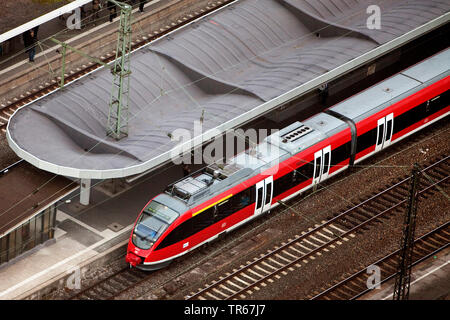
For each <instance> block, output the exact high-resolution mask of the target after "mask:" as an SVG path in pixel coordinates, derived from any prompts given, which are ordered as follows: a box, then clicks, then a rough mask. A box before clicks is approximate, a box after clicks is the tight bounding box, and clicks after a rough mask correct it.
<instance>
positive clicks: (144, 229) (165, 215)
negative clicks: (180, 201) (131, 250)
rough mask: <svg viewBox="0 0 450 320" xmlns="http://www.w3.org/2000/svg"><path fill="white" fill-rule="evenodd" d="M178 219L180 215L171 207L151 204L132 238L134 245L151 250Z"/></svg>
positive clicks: (155, 203)
mask: <svg viewBox="0 0 450 320" xmlns="http://www.w3.org/2000/svg"><path fill="white" fill-rule="evenodd" d="M177 217H178V213H177V212H175V211H174V210H172V209H170V208H169V207H167V206H165V205H163V204H161V203H159V202H157V201H152V202H150V204H149V205H148V206H147V207H146V208H145V209H144V210H143V211H142V214H141V216H140V217H139V220H138V222H137V223H136V227H135V228H134V231H133V236H132V240H133V243H134V245H135V246H137V247H138V248H141V249H144V250H146V249H150V248H151V246H152V245H153V243H155V241H156V240H158V238H159V237H160V236H161V234H162V233H163V232H164V230H166V229H167V227H168V226H169V225H170V224H171V223H173V222H174V221H175V219H176V218H177Z"/></svg>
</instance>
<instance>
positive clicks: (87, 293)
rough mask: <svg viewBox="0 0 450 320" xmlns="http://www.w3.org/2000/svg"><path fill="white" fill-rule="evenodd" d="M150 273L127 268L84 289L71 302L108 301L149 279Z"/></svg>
mask: <svg viewBox="0 0 450 320" xmlns="http://www.w3.org/2000/svg"><path fill="white" fill-rule="evenodd" d="M149 276H150V275H149V273H148V272H145V271H141V270H139V269H136V268H132V269H130V268H129V267H125V268H123V269H121V270H119V271H117V272H116V273H114V274H112V275H110V276H109V277H107V278H105V279H103V280H102V281H100V282H97V283H95V284H94V285H92V286H90V287H88V288H85V289H83V290H82V291H80V292H78V293H77V294H76V295H75V296H73V297H71V298H70V300H108V299H114V298H115V297H116V296H118V295H119V294H121V293H123V292H125V291H127V290H129V289H131V288H133V287H135V286H136V285H138V284H139V283H141V282H142V281H144V280H146V279H147V278H148V277H149Z"/></svg>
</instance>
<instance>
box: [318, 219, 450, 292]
mask: <svg viewBox="0 0 450 320" xmlns="http://www.w3.org/2000/svg"><path fill="white" fill-rule="evenodd" d="M449 244H450V222H447V223H446V224H444V225H442V226H440V227H438V228H436V229H434V230H432V231H430V232H429V233H427V234H425V235H423V236H422V237H420V238H419V239H416V240H415V241H414V251H413V263H412V266H414V265H416V264H418V263H420V262H422V261H423V260H425V259H427V258H429V257H431V256H433V255H435V254H436V253H437V252H439V251H441V250H443V249H445V248H447V247H448V246H449ZM399 253H400V250H397V251H395V252H393V253H391V254H389V255H387V256H385V257H384V258H382V259H380V260H378V261H377V262H375V263H373V265H376V266H378V267H379V268H380V271H381V277H382V278H381V280H380V284H382V283H384V282H386V281H388V280H390V279H392V278H393V277H395V275H396V271H397V264H398V261H399V256H398V255H399ZM368 276H369V275H368V274H367V268H363V269H361V270H359V271H358V272H355V273H354V274H352V275H351V276H349V277H347V278H345V279H344V280H342V281H340V282H339V283H337V284H335V285H333V286H331V287H329V288H328V289H326V290H324V291H322V292H320V293H318V294H316V295H315V296H313V297H312V298H311V300H354V299H357V298H359V297H361V296H362V295H364V294H366V293H367V292H369V291H370V290H371V289H369V288H368V286H367V278H368Z"/></svg>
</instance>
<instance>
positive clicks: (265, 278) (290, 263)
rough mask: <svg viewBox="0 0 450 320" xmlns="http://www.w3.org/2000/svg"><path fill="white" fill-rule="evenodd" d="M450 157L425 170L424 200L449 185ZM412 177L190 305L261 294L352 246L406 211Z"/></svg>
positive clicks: (258, 260)
mask: <svg viewBox="0 0 450 320" xmlns="http://www.w3.org/2000/svg"><path fill="white" fill-rule="evenodd" d="M449 159H450V157H449V156H445V157H443V158H441V159H438V160H437V161H434V162H433V163H432V164H430V165H428V166H427V167H426V168H425V169H423V170H422V173H423V174H424V176H425V177H424V178H423V179H421V184H420V191H419V197H420V198H422V199H423V198H427V197H428V196H430V195H431V194H432V193H434V192H435V191H436V189H437V188H442V187H445V186H448V184H449V177H450V161H449ZM409 180H410V177H404V178H402V179H400V181H396V182H395V183H394V184H393V185H391V186H389V187H387V188H385V189H384V190H382V191H380V192H378V193H376V194H374V195H372V196H370V197H368V198H367V199H365V200H364V201H362V202H360V203H359V204H357V205H355V206H352V207H350V208H348V209H347V210H345V211H344V212H341V213H336V214H334V217H332V218H330V219H329V220H327V221H322V224H320V225H318V224H316V225H315V227H314V228H310V229H309V231H308V232H303V233H302V234H301V235H296V236H295V237H294V238H293V239H288V241H287V242H283V243H281V245H280V246H276V247H274V248H273V249H271V250H268V252H267V253H265V254H261V255H260V256H259V257H255V258H254V259H253V261H247V263H246V264H245V265H241V266H240V267H239V268H238V269H234V270H233V271H232V272H230V273H227V274H226V275H225V276H222V277H220V278H219V279H218V280H215V281H213V282H212V283H211V284H209V285H207V286H206V287H204V288H202V289H200V290H199V291H198V292H191V293H190V295H188V296H186V297H185V298H186V299H187V300H194V299H196V300H207V299H216V300H227V299H245V298H247V296H249V295H251V294H252V293H253V292H254V291H257V290H261V288H264V287H266V286H267V285H268V284H270V283H272V282H274V281H275V280H276V279H279V278H281V276H283V275H286V274H287V272H289V271H294V270H295V269H298V268H301V267H302V265H304V264H306V263H310V262H311V261H312V260H314V259H316V258H318V257H319V256H321V255H322V253H323V252H327V251H330V250H332V249H334V248H336V246H339V245H341V244H342V243H344V242H346V241H349V240H350V239H352V238H354V237H355V236H356V233H358V232H362V231H364V230H367V228H368V227H369V226H370V225H371V224H374V223H381V222H382V220H383V219H389V218H390V217H391V216H392V215H394V214H396V213H398V212H403V210H404V208H405V206H406V202H407V200H406V199H407V195H408V187H409V184H408V183H409Z"/></svg>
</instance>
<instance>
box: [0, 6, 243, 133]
mask: <svg viewBox="0 0 450 320" xmlns="http://www.w3.org/2000/svg"><path fill="white" fill-rule="evenodd" d="M235 1H236V0H218V1H215V2H212V3H209V4H208V6H206V7H205V8H203V9H200V10H198V12H195V14H190V15H188V16H185V17H183V18H181V19H179V20H177V21H176V22H173V23H171V24H170V25H167V26H166V27H164V28H162V29H159V30H155V31H154V32H153V33H152V34H148V35H140V36H139V37H138V38H137V39H135V40H134V41H133V42H132V50H136V49H138V48H140V47H143V46H145V45H146V44H147V43H149V42H152V41H154V40H156V39H158V38H160V37H162V36H164V35H166V34H167V33H170V32H172V31H173V30H175V29H178V28H180V27H182V26H183V25H186V24H188V23H190V22H192V21H194V20H196V19H198V18H200V17H202V16H204V15H206V14H208V13H210V12H212V11H214V10H217V9H219V8H221V7H223V6H226V5H228V4H230V3H232V2H235ZM98 59H100V60H101V61H102V62H104V63H109V62H111V61H113V60H114V59H115V53H114V52H113V51H112V52H109V53H106V54H104V55H103V56H102V57H99V58H98ZM100 67H102V65H101V64H99V63H94V62H88V63H87V64H85V65H83V66H82V67H81V68H77V69H76V71H71V72H70V74H68V75H66V76H65V83H69V82H71V81H73V80H76V79H78V78H80V77H82V76H84V75H86V74H88V73H90V72H93V71H94V70H96V69H98V68H100ZM58 81H59V79H58V78H57V79H53V80H52V81H51V83H46V84H45V85H44V86H40V87H39V89H36V90H33V92H26V94H23V95H21V96H20V97H16V98H14V99H13V100H14V102H11V103H10V104H8V105H6V106H5V107H3V108H1V109H0V131H1V132H3V133H6V127H7V125H8V122H9V119H10V118H11V116H12V115H13V114H14V112H15V111H16V110H17V109H19V108H20V107H22V106H25V105H28V104H30V103H31V102H33V101H35V100H37V99H39V98H41V97H43V96H46V95H48V94H50V93H52V92H54V91H56V90H58V89H59V82H58Z"/></svg>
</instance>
